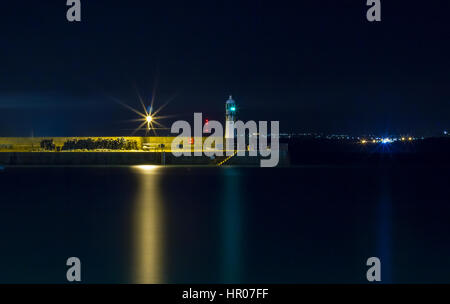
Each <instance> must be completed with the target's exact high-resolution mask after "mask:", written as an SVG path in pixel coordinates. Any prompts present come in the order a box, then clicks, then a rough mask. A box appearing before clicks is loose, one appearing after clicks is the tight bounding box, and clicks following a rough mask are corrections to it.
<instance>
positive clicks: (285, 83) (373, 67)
mask: <svg viewBox="0 0 450 304" xmlns="http://www.w3.org/2000/svg"><path fill="white" fill-rule="evenodd" d="M81 2H82V21H81V22H80V23H69V22H68V21H67V20H66V11H67V9H68V7H67V6H66V1H65V0H51V1H50V0H48V1H42V0H39V1H38V0H35V1H32V0H28V1H8V2H5V3H2V5H1V6H0V31H1V40H0V41H1V42H0V43H1V44H0V115H1V116H0V136H30V135H31V134H34V136H77V135H78V136H106V135H111V136H113V135H120V136H122V135H130V134H131V132H132V129H133V128H135V127H136V126H137V123H130V122H126V120H129V119H133V118H136V115H135V114H134V113H132V112H130V111H129V110H127V109H125V108H124V107H122V106H121V105H119V104H117V103H116V102H114V99H120V100H122V101H124V102H126V103H127V104H129V105H131V106H133V107H136V108H138V107H139V103H138V97H137V94H136V89H135V87H137V88H138V90H139V92H140V93H141V94H142V95H143V96H145V98H146V99H147V100H148V99H149V98H150V96H151V94H152V91H153V87H154V86H155V85H156V87H157V90H156V93H157V95H156V106H158V105H161V104H163V103H164V102H165V101H167V100H169V99H171V98H172V97H174V98H173V100H172V101H171V102H170V103H169V104H168V105H167V107H165V108H164V110H163V111H162V114H167V115H169V114H170V115H176V116H175V117H173V118H170V119H167V120H165V121H164V122H163V123H165V124H166V125H167V126H170V125H171V122H172V121H174V120H176V119H186V118H191V117H192V115H193V112H203V113H204V115H205V116H206V117H207V118H209V119H220V120H223V119H224V118H223V116H224V103H225V101H226V99H227V98H228V95H229V94H233V97H234V99H235V100H236V102H237V103H238V106H239V110H240V112H239V118H240V119H243V120H250V119H252V120H279V121H280V127H281V131H283V132H326V133H340V134H342V133H344V134H353V135H362V134H367V133H376V134H380V135H382V134H397V133H413V134H415V135H432V134H438V133H440V132H442V131H443V130H445V129H450V124H449V121H450V119H449V118H450V87H449V84H450V73H449V71H450V42H449V38H450V21H449V12H450V1H448V0H446V1H437V0H433V1H406V0H401V1H400V0H395V1H393V0H381V3H382V21H381V22H375V23H369V22H368V21H367V19H366V11H367V9H368V7H367V6H366V0H351V1H350V0H347V1H345V0H343V1H336V0H308V1H301V0H298V1H273V0H272V1H260V0H252V1H244V0H241V1H231V0H227V1H217V0H214V1H211V0H210V1H169V0H165V1H132V0H127V1H125V0H124V1H109V0H108V1H107V0H82V1H81ZM393 2H394V3H393Z"/></svg>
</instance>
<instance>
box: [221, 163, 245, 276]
mask: <svg viewBox="0 0 450 304" xmlns="http://www.w3.org/2000/svg"><path fill="white" fill-rule="evenodd" d="M222 173H223V178H224V180H223V201H222V216H221V218H222V223H221V224H222V227H221V233H222V242H223V243H222V247H223V249H222V275H223V278H222V280H223V282H224V283H239V282H241V281H242V278H241V269H242V265H241V264H242V261H241V260H242V253H241V251H242V248H243V246H242V245H243V244H242V237H243V236H242V220H243V218H242V217H243V214H242V200H243V198H242V197H241V196H242V193H243V191H242V190H241V181H240V178H241V174H240V172H239V169H237V168H223V171H222Z"/></svg>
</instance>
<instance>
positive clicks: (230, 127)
mask: <svg viewBox="0 0 450 304" xmlns="http://www.w3.org/2000/svg"><path fill="white" fill-rule="evenodd" d="M235 121H236V102H235V101H234V100H233V97H232V96H231V95H230V98H228V100H227V102H226V103H225V139H232V138H234V137H235V131H234V122H235Z"/></svg>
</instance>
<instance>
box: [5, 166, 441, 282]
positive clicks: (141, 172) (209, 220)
mask: <svg viewBox="0 0 450 304" xmlns="http://www.w3.org/2000/svg"><path fill="white" fill-rule="evenodd" d="M449 181H450V170H449V169H448V168H436V167H406V168H395V169H393V168H384V169H383V168H376V167H370V166H368V167H293V168H272V169H262V168H233V167H230V168H213V167H196V168H188V167H152V166H149V167H31V168H25V167H9V168H5V169H4V170H0V240H1V242H0V282H1V283H59V282H61V283H64V282H66V270H67V268H68V267H67V266H66V260H67V258H68V257H73V256H75V257H79V258H80V260H81V263H82V280H83V282H85V283H359V282H365V280H366V278H365V277H366V270H367V269H368V267H367V266H366V265H365V263H366V260H367V258H369V257H372V256H376V257H380V259H381V263H382V280H383V282H393V283H409V282H415V283H428V282H441V283H450V187H449Z"/></svg>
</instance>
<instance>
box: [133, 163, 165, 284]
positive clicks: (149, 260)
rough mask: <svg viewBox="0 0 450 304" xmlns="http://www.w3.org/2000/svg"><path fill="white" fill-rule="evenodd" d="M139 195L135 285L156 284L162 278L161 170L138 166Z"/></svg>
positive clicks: (134, 270) (134, 262) (134, 267)
mask: <svg viewBox="0 0 450 304" xmlns="http://www.w3.org/2000/svg"><path fill="white" fill-rule="evenodd" d="M133 170H135V171H136V174H137V176H138V183H139V186H138V190H137V191H138V193H137V197H136V201H135V202H134V211H133V225H134V227H133V228H134V229H133V237H134V240H133V243H134V250H133V263H132V265H133V273H132V276H133V282H134V283H140V284H157V283H163V282H164V276H163V265H164V263H163V255H164V254H163V248H164V246H163V235H164V233H163V228H164V225H163V222H162V212H163V208H162V207H163V206H162V200H161V193H160V191H159V187H158V182H159V177H160V175H159V173H158V170H159V168H158V166H135V167H133Z"/></svg>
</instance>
